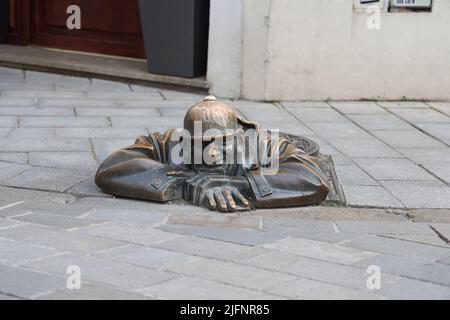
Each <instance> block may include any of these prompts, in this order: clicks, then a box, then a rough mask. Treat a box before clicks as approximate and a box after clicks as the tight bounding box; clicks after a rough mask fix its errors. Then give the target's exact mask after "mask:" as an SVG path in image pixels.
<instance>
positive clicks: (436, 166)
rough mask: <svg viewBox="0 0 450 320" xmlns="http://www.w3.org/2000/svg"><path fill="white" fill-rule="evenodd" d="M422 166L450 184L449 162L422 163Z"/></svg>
mask: <svg viewBox="0 0 450 320" xmlns="http://www.w3.org/2000/svg"><path fill="white" fill-rule="evenodd" d="M423 167H424V168H425V169H427V170H428V171H430V172H431V173H433V174H434V175H435V176H437V177H439V179H441V180H443V181H445V182H446V183H448V184H450V163H424V164H423Z"/></svg>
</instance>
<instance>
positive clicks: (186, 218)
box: [167, 212, 262, 230]
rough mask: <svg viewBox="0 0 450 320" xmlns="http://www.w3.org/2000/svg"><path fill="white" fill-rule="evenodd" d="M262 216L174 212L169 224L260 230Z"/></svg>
mask: <svg viewBox="0 0 450 320" xmlns="http://www.w3.org/2000/svg"><path fill="white" fill-rule="evenodd" d="M261 222H262V221H261V218H259V217H247V216H243V215H217V214H215V213H212V214H211V213H209V212H208V214H192V213H189V212H185V213H173V214H172V215H170V218H169V219H168V220H167V223H168V224H181V225H188V226H212V227H229V228H243V229H253V230H259V229H260V228H261Z"/></svg>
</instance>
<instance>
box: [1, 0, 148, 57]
mask: <svg viewBox="0 0 450 320" xmlns="http://www.w3.org/2000/svg"><path fill="white" fill-rule="evenodd" d="M10 2H11V3H12V8H11V11H12V13H13V15H12V16H13V17H15V16H20V18H21V20H20V21H19V20H17V18H16V21H18V22H19V23H20V24H21V27H22V30H19V31H21V33H20V32H19V33H20V36H19V38H21V39H22V43H23V44H34V45H39V46H45V47H53V48H60V49H69V50H76V51H85V52H95V53H102V54H109V55H118V56H126V57H135V58H145V53H144V44H143V39H142V33H141V26H140V20H139V7H138V0H127V1H123V0H10ZM70 5H78V6H79V7H80V9H81V29H80V30H69V29H68V28H67V26H66V21H67V18H68V17H69V14H67V13H66V11H67V7H69V6H70ZM23 9H25V10H23ZM27 15H28V17H27ZM27 23H28V26H27V25H26V24H27ZM16 29H17V28H16ZM23 39H25V40H23Z"/></svg>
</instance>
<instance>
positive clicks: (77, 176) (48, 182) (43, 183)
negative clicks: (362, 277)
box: [3, 167, 86, 192]
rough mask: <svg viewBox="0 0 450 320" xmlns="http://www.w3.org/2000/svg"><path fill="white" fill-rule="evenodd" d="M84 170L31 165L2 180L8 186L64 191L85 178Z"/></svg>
mask: <svg viewBox="0 0 450 320" xmlns="http://www.w3.org/2000/svg"><path fill="white" fill-rule="evenodd" d="M85 176H86V173H85V172H79V171H73V170H63V169H53V168H43V167H31V168H30V169H29V170H27V171H24V172H22V173H19V174H17V175H15V176H14V177H12V178H9V179H7V180H4V181H3V184H4V185H6V186H10V187H18V188H27V189H37V190H48V191H57V192H64V191H65V190H67V189H69V188H70V187H72V186H73V185H75V184H76V183H77V182H79V181H81V180H82V179H83V178H85Z"/></svg>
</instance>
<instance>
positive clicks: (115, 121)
mask: <svg viewBox="0 0 450 320" xmlns="http://www.w3.org/2000/svg"><path fill="white" fill-rule="evenodd" d="M111 123H112V126H113V127H117V128H143V127H146V128H147V127H148V128H151V129H150V131H151V132H154V131H165V130H166V129H169V128H182V127H183V118H179V119H178V118H177V119H171V118H161V117H158V118H156V117H139V118H138V117H127V118H124V117H111Z"/></svg>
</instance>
